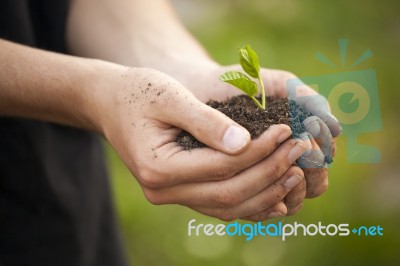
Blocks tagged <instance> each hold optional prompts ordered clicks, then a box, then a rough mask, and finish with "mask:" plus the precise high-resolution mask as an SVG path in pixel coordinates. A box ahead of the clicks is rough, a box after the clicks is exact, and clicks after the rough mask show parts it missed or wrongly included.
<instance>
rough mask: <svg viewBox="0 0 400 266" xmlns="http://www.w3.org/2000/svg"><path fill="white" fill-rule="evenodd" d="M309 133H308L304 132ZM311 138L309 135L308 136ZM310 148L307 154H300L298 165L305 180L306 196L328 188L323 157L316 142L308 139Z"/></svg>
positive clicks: (322, 191)
mask: <svg viewBox="0 0 400 266" xmlns="http://www.w3.org/2000/svg"><path fill="white" fill-rule="evenodd" d="M305 134H309V133H307V132H306V133H305ZM310 138H311V136H310ZM310 142H311V145H312V150H311V152H310V153H308V154H307V155H302V156H301V157H300V158H299V159H298V160H297V163H298V165H299V166H300V167H301V168H302V170H303V172H304V175H305V177H306V182H307V193H306V197H307V198H314V197H317V196H320V195H321V194H322V193H324V192H325V191H326V189H327V188H328V169H327V165H326V163H325V162H324V160H325V158H324V155H323V153H322V151H321V150H320V149H319V146H318V144H317V143H316V142H315V140H314V139H312V138H311V139H310Z"/></svg>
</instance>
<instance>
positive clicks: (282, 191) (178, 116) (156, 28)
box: [0, 0, 334, 221]
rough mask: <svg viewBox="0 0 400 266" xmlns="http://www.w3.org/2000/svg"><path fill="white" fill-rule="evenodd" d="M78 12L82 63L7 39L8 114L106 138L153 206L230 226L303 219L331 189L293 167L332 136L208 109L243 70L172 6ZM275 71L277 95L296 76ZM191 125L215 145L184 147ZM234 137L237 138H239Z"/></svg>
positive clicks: (71, 42)
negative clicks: (222, 61)
mask: <svg viewBox="0 0 400 266" xmlns="http://www.w3.org/2000/svg"><path fill="white" fill-rule="evenodd" d="M94 7H95V8H94ZM143 10H152V12H143ZM69 14H70V15H69V19H68V27H67V40H68V46H69V49H70V51H71V53H72V54H74V55H76V56H66V55H59V54H56V53H51V52H45V51H41V50H38V49H32V48H28V47H24V46H22V45H17V44H14V43H10V42H7V41H2V40H0V51H2V52H1V53H0V115H3V116H15V117H26V118H33V119H40V120H44V121H51V122H56V123H61V124H67V125H71V126H75V127H80V128H83V129H87V130H92V131H96V132H98V133H99V134H101V135H102V136H104V137H105V139H107V141H109V142H110V144H111V145H112V146H113V147H114V148H115V150H116V151H117V152H118V154H119V155H120V157H121V159H122V160H123V161H124V163H125V164H126V165H127V167H128V168H129V169H130V171H131V172H132V173H133V175H134V176H135V177H136V179H137V181H138V182H139V184H140V185H141V187H142V189H143V192H144V195H145V196H146V198H147V199H148V200H149V201H150V202H151V203H153V204H180V205H183V206H187V207H189V208H192V209H194V210H196V211H198V212H200V213H204V214H206V215H209V216H213V217H217V218H220V219H222V220H226V221H230V220H233V219H237V218H242V219H247V220H252V221H260V220H265V219H268V218H272V217H277V216H284V215H291V214H294V213H296V212H297V211H298V210H299V209H300V208H301V206H302V204H303V200H304V198H305V196H306V194H307V195H308V196H309V197H314V196H318V195H320V194H322V193H323V192H324V191H325V190H326V187H327V171H326V168H316V167H311V168H309V169H307V171H305V170H304V171H303V170H302V169H300V168H299V167H295V166H292V164H293V162H294V161H295V160H296V159H298V158H299V157H300V156H302V157H303V158H307V156H310V154H313V153H310V150H311V149H313V151H316V153H317V154H319V155H321V153H322V151H321V149H320V148H319V147H320V146H324V145H327V143H328V142H329V145H331V140H332V134H331V135H330V137H329V138H322V139H320V140H319V143H317V142H316V141H315V140H313V139H309V138H304V139H299V140H293V139H290V138H289V137H290V135H291V130H290V128H289V127H287V126H285V125H276V126H274V127H272V128H271V129H269V130H268V131H267V132H265V133H264V134H263V135H261V136H260V137H259V138H257V139H256V140H252V141H250V136H249V133H248V132H247V131H246V130H245V129H243V128H242V127H241V126H239V125H237V124H236V123H235V122H234V121H232V120H230V119H229V118H227V117H226V116H224V115H222V114H221V113H219V112H217V111H215V110H213V109H212V108H210V107H208V106H207V105H205V104H204V103H203V102H204V101H207V100H209V99H216V100H221V99H225V98H227V97H230V96H233V95H236V94H237V93H238V92H237V91H236V90H235V89H233V88H232V87H230V86H227V85H226V84H224V83H222V82H219V81H218V76H219V75H220V74H221V73H223V72H225V71H227V70H228V69H235V68H238V66H221V65H219V64H217V63H216V62H214V61H213V60H212V59H211V58H210V57H209V56H208V55H207V54H206V52H205V51H204V50H203V48H202V47H201V46H200V45H199V44H198V43H197V42H196V41H195V40H194V39H193V37H192V36H191V35H190V34H189V33H188V32H186V30H185V29H184V28H183V27H182V25H181V24H180V23H179V21H178V20H177V19H176V17H175V14H174V12H173V9H172V8H171V6H170V3H169V2H168V1H164V0H162V1H159V3H158V4H157V5H155V4H154V3H151V1H146V0H129V1H128V0H118V1H111V0H102V1H94V0H75V1H73V3H72V7H71V10H70V12H69ZM155 18H156V19H155ZM143 25H145V27H144V26H143ZM165 29H168V30H165ZM105 36H106V38H105ZM160 40H162V41H160ZM78 56H79V57H78ZM81 56H83V57H88V58H98V59H97V60H94V59H85V58H82V57H81ZM99 59H101V60H99ZM111 62H113V63H111ZM32 65H34V66H35V67H34V68H32ZM128 66H129V67H128ZM131 66H134V67H131ZM263 76H264V80H265V85H266V88H267V94H269V95H275V96H279V97H282V96H285V89H284V86H285V83H286V80H287V79H288V78H292V77H293V75H292V74H291V73H288V72H285V71H279V70H263ZM302 90H303V91H301V92H299V93H302V94H313V95H316V93H315V92H314V91H312V90H311V89H309V88H306V89H302ZM318 111H320V110H319V109H318ZM324 114H325V113H323V114H321V112H320V114H319V115H320V116H319V117H318V119H323V117H324ZM318 121H319V120H318ZM321 121H322V120H321ZM322 123H324V122H322ZM327 124H328V123H327ZM181 129H184V130H187V131H189V132H190V133H191V134H192V135H194V136H195V137H196V138H197V139H199V140H200V141H202V142H204V143H205V144H207V145H208V146H209V147H210V148H205V149H198V150H192V151H184V150H182V148H180V147H179V146H178V145H177V144H176V143H175V139H176V136H177V135H178V134H179V132H180V130H181ZM231 129H233V131H232V130H231ZM229 130H231V131H229ZM329 130H330V131H331V132H334V130H332V129H331V127H329ZM229 132H236V134H234V135H235V136H236V138H234V140H235V141H234V142H232V134H228V133H229ZM325 133H326V132H325V131H324V136H325V135H326V134H325ZM238 136H241V137H239V138H238ZM229 140H230V141H229ZM229 143H231V144H232V143H233V144H235V145H233V146H232V145H228V144H229ZM312 156H313V155H312ZM312 159H313V160H314V159H315V158H312Z"/></svg>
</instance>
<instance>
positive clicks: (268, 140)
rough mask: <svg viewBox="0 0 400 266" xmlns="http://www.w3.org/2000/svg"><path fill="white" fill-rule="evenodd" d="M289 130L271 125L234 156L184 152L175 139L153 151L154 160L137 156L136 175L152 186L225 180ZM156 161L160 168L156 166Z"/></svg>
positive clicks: (271, 147) (210, 151)
mask: <svg viewBox="0 0 400 266" xmlns="http://www.w3.org/2000/svg"><path fill="white" fill-rule="evenodd" d="M291 133H292V131H291V130H290V128H289V127H288V126H286V125H275V126H272V127H270V128H269V129H268V130H267V131H266V132H264V133H263V134H262V135H261V136H260V137H259V138H257V139H255V140H253V141H251V143H250V145H249V147H248V149H247V150H246V151H244V152H243V153H241V154H239V155H235V156H232V155H227V154H224V153H222V152H219V151H216V150H213V149H209V148H200V149H193V150H190V151H185V150H183V149H182V148H181V147H179V146H178V145H177V144H176V142H171V143H168V144H165V145H163V146H161V147H159V148H157V149H155V150H154V151H152V152H154V153H156V155H157V159H156V160H157V162H153V161H147V160H142V159H143V158H137V160H138V161H139V162H140V164H141V167H140V169H142V172H141V173H138V176H137V177H138V178H139V181H140V179H141V180H142V183H143V184H144V185H145V186H150V187H151V186H153V184H154V185H158V188H161V187H170V186H174V185H177V184H183V183H191V182H196V183H198V182H203V181H211V180H225V179H228V178H230V177H232V176H234V175H235V174H236V173H238V172H241V171H243V170H244V169H247V168H248V167H250V166H251V165H254V164H256V163H258V162H260V161H262V160H263V159H264V158H266V157H267V156H268V155H270V154H271V153H272V152H273V151H274V150H275V149H276V148H277V147H278V146H279V145H280V143H281V142H283V141H284V140H286V139H287V138H289V136H290V135H291ZM144 158H145V157H144ZM155 163H156V164H157V165H162V166H163V167H158V168H155V167H154V164H155ZM153 179H154V180H153Z"/></svg>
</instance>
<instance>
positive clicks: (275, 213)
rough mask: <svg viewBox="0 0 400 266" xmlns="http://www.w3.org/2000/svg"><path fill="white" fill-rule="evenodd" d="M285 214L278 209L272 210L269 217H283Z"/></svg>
mask: <svg viewBox="0 0 400 266" xmlns="http://www.w3.org/2000/svg"><path fill="white" fill-rule="evenodd" d="M283 216H285V215H283V213H281V212H278V211H274V212H270V213H269V214H268V218H270V219H271V218H276V217H283Z"/></svg>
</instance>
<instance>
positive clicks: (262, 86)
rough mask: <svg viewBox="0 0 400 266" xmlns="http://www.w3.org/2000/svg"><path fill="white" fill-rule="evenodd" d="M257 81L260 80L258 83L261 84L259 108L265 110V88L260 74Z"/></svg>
mask: <svg viewBox="0 0 400 266" xmlns="http://www.w3.org/2000/svg"><path fill="white" fill-rule="evenodd" d="M258 81H259V82H260V85H261V108H262V109H264V110H265V106H266V101H265V88H264V83H263V81H262V78H261V77H260V75H259V76H258Z"/></svg>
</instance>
